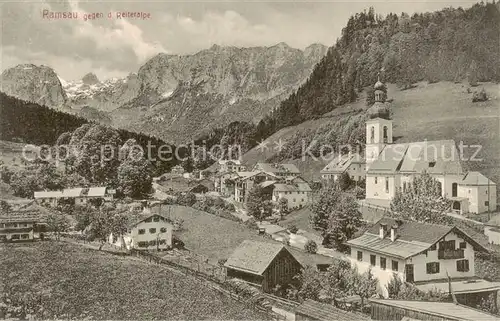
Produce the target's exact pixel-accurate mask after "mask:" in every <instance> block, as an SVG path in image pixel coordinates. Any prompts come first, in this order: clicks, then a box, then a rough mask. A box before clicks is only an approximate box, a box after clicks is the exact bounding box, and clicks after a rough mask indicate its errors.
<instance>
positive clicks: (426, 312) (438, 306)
mask: <svg viewBox="0 0 500 321" xmlns="http://www.w3.org/2000/svg"><path fill="white" fill-rule="evenodd" d="M370 305H371V307H372V310H371V319H372V320H380V321H388V320H391V321H393V320H396V321H399V320H403V319H405V318H406V320H412V319H413V320H426V321H466V320H469V321H472V320H474V321H500V317H498V316H495V315H492V314H489V313H486V312H483V311H481V310H477V309H474V308H470V307H468V306H464V305H461V304H456V303H453V302H429V301H405V300H382V299H371V300H370Z"/></svg>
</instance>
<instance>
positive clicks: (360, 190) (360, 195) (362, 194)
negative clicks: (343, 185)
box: [354, 186, 366, 199]
mask: <svg viewBox="0 0 500 321" xmlns="http://www.w3.org/2000/svg"><path fill="white" fill-rule="evenodd" d="M365 194H366V193H365V190H364V189H363V188H362V187H360V186H356V187H355V188H354V195H356V198H357V199H362V198H365Z"/></svg>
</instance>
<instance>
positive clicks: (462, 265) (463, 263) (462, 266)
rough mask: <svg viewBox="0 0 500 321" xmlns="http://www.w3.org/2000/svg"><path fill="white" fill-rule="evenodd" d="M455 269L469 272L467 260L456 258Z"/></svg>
mask: <svg viewBox="0 0 500 321" xmlns="http://www.w3.org/2000/svg"><path fill="white" fill-rule="evenodd" d="M457 271H458V272H469V260H458V261H457Z"/></svg>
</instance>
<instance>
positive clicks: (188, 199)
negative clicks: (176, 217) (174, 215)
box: [177, 192, 196, 206]
mask: <svg viewBox="0 0 500 321" xmlns="http://www.w3.org/2000/svg"><path fill="white" fill-rule="evenodd" d="M177 202H178V203H179V204H180V205H184V206H193V205H194V203H196V195H194V194H193V193H191V192H188V193H186V194H181V195H179V197H178V198H177Z"/></svg>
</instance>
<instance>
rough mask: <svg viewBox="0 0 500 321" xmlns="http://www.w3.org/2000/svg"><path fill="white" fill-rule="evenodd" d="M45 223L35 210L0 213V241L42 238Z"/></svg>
mask: <svg viewBox="0 0 500 321" xmlns="http://www.w3.org/2000/svg"><path fill="white" fill-rule="evenodd" d="M46 227H47V224H46V223H45V222H44V220H43V218H42V217H41V215H40V213H39V212H38V211H36V210H14V211H10V212H9V213H1V214H0V242H18V241H34V240H36V239H42V240H43V238H44V234H45V231H46Z"/></svg>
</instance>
